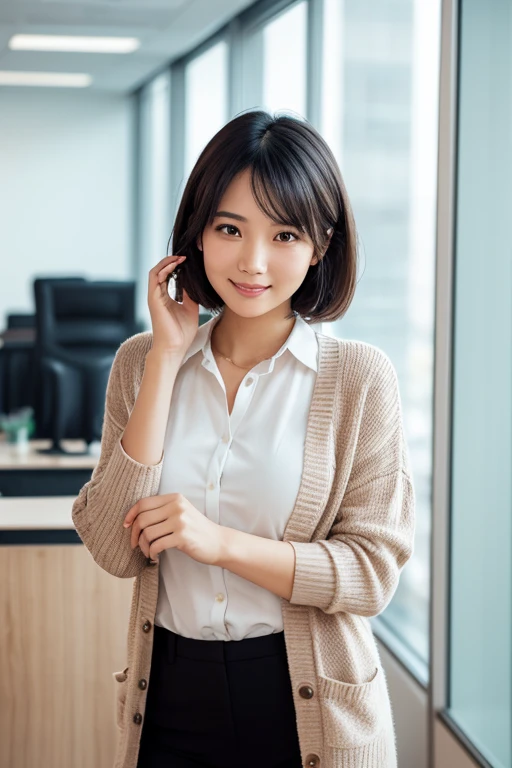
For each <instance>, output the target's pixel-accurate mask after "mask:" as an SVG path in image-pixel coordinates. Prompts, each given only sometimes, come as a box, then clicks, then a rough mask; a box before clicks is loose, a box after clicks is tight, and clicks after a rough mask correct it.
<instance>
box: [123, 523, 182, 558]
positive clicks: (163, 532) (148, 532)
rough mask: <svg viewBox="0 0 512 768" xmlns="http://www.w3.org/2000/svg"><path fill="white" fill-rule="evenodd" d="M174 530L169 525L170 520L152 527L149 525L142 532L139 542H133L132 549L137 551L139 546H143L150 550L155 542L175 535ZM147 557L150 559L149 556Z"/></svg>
mask: <svg viewBox="0 0 512 768" xmlns="http://www.w3.org/2000/svg"><path fill="white" fill-rule="evenodd" d="M172 528H173V526H172V525H171V524H170V523H169V520H168V519H165V520H161V521H159V522H156V523H154V524H152V525H148V526H147V527H146V528H144V530H142V531H141V532H140V536H139V537H138V538H137V540H136V541H134V542H132V549H135V547H136V546H137V544H138V545H139V546H141V544H142V545H143V546H144V548H145V550H148V549H149V547H150V546H151V544H153V542H155V541H156V540H157V539H160V538H162V537H165V536H169V535H170V534H171V533H173V530H172ZM141 549H142V547H141ZM147 556H148V557H149V555H147Z"/></svg>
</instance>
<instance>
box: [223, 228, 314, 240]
mask: <svg viewBox="0 0 512 768" xmlns="http://www.w3.org/2000/svg"><path fill="white" fill-rule="evenodd" d="M223 229H234V230H235V232H238V233H240V230H239V229H238V227H235V226H234V224H220V225H219V226H218V227H215V231H216V232H220V231H221V230H223ZM225 234H226V235H227V234H230V233H228V232H226V233H225ZM280 235H291V236H292V237H294V238H295V240H300V237H299V235H298V234H297V233H296V232H279V233H278V234H277V235H276V237H279V236H280ZM280 242H281V243H293V240H281V241H280Z"/></svg>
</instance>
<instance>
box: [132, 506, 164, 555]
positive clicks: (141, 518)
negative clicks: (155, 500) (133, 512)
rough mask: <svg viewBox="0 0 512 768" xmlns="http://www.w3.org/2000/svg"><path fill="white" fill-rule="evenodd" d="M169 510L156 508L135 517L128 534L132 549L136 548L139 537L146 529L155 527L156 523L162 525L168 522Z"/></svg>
mask: <svg viewBox="0 0 512 768" xmlns="http://www.w3.org/2000/svg"><path fill="white" fill-rule="evenodd" d="M168 517H169V510H168V509H167V508H165V507H157V508H156V509H150V510H146V512H141V513H140V514H139V515H137V517H136V519H135V520H134V522H133V525H132V529H131V532H130V541H131V546H132V549H134V547H136V546H137V542H138V540H139V536H140V535H141V534H142V533H143V532H144V531H145V530H147V529H148V528H150V527H152V526H153V525H156V524H157V523H163V522H166V521H167V520H168Z"/></svg>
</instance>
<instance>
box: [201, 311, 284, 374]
mask: <svg viewBox="0 0 512 768" xmlns="http://www.w3.org/2000/svg"><path fill="white" fill-rule="evenodd" d="M289 311H290V307H289V305H288V306H287V307H285V308H284V309H283V307H278V308H277V309H276V310H274V311H272V312H267V313H266V314H264V315H259V316H258V317H240V315H237V314H235V313H234V312H233V311H232V310H230V309H229V307H228V306H227V305H225V306H224V308H223V310H222V317H221V318H220V319H219V320H218V321H217V323H216V324H215V327H214V329H213V331H212V336H211V343H212V345H213V347H214V348H215V349H216V350H217V351H218V352H219V353H220V354H221V355H224V356H225V357H229V358H231V359H232V360H234V362H235V363H237V364H238V365H240V366H243V365H244V364H245V363H247V364H248V365H250V364H251V363H252V362H253V361H254V360H266V359H267V358H269V357H272V356H273V355H275V353H276V352H277V351H278V350H279V349H280V348H281V347H282V346H283V344H284V343H285V341H286V339H287V338H288V336H289V335H290V333H291V332H292V329H293V326H294V325H295V317H293V318H291V319H287V318H286V314H288V313H289Z"/></svg>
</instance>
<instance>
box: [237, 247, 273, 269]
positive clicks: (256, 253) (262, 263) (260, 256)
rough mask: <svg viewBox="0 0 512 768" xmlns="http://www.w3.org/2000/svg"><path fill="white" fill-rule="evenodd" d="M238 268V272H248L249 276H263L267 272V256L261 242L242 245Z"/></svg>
mask: <svg viewBox="0 0 512 768" xmlns="http://www.w3.org/2000/svg"><path fill="white" fill-rule="evenodd" d="M242 250H243V252H242V254H241V256H240V259H239V262H238V267H239V269H240V272H248V273H249V274H250V275H263V274H265V273H266V271H267V263H268V254H267V249H266V245H265V243H264V242H263V241H261V240H254V241H252V242H250V241H246V243H244V247H243V249H242Z"/></svg>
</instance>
